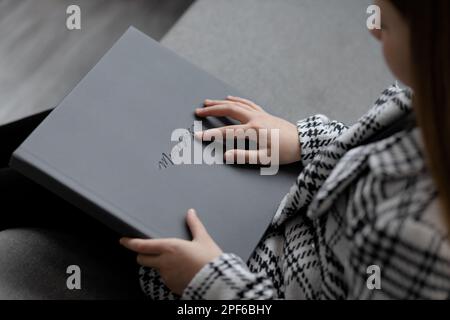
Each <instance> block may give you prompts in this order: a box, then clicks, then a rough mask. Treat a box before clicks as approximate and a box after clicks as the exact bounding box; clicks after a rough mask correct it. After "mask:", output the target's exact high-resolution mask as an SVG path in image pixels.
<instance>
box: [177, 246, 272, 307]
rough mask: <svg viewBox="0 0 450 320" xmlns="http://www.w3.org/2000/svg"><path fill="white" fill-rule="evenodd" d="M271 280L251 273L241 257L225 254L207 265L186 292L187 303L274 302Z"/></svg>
mask: <svg viewBox="0 0 450 320" xmlns="http://www.w3.org/2000/svg"><path fill="white" fill-rule="evenodd" d="M274 293H275V290H274V287H273V284H272V282H271V280H270V279H268V278H266V277H265V276H263V275H258V274H255V273H252V272H251V271H250V270H249V269H248V267H247V265H246V264H245V263H244V261H242V259H241V258H239V257H238V256H236V255H234V254H228V253H225V254H222V255H221V256H220V257H218V258H217V259H215V260H214V261H212V262H210V263H209V264H207V265H206V266H204V267H203V268H202V269H201V270H200V271H199V272H198V273H197V275H196V276H195V277H194V278H193V279H192V280H191V282H190V283H189V285H188V286H187V288H186V289H185V290H184V292H183V295H182V299H186V300H202V299H205V300H246V299H247V300H263V299H273V297H274Z"/></svg>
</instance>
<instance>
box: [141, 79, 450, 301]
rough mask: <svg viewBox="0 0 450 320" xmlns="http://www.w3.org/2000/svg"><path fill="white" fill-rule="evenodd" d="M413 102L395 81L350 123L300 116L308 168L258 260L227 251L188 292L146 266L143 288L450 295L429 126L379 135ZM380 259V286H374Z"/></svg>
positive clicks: (259, 294) (271, 295)
mask: <svg viewBox="0 0 450 320" xmlns="http://www.w3.org/2000/svg"><path fill="white" fill-rule="evenodd" d="M411 105H412V104H411V93H410V92H409V91H408V90H402V89H400V88H398V87H397V86H394V87H391V88H389V89H387V90H386V91H385V92H383V94H382V96H381V97H380V98H379V99H378V100H377V102H376V103H375V105H374V107H373V108H372V109H371V110H370V111H369V112H368V113H367V114H366V115H365V116H363V117H362V118H361V119H360V120H359V121H358V122H357V123H356V124H355V125H353V126H351V127H347V126H346V125H344V124H342V123H339V122H336V121H330V120H329V119H327V118H326V117H325V116H322V115H317V116H313V117H310V118H307V119H305V120H302V121H299V122H298V125H297V127H298V132H299V138H300V143H301V149H302V164H303V170H302V172H301V174H300V175H299V177H298V178H297V181H296V182H295V184H294V185H293V186H292V188H291V190H290V192H289V193H288V194H287V195H286V196H285V197H284V198H283V200H282V201H281V204H280V206H279V208H278V210H277V212H276V214H275V216H274V218H273V221H272V223H271V226H270V228H269V229H268V231H267V232H266V234H265V236H264V237H263V239H262V240H261V241H260V243H259V246H258V247H257V248H256V250H255V252H254V254H253V256H252V257H251V258H250V260H249V261H248V262H247V263H244V262H243V261H242V260H241V259H240V258H239V257H237V256H236V255H234V254H232V253H225V254H223V255H222V256H220V257H219V258H217V259H216V260H214V261H212V262H211V263H209V264H207V265H206V266H204V267H203V269H202V270H200V272H198V273H197V275H196V276H195V277H194V278H193V279H192V281H191V282H190V284H189V285H188V287H187V288H186V289H185V290H184V292H183V295H182V297H177V296H175V295H173V294H172V293H171V292H170V291H169V290H168V289H167V288H166V287H165V286H164V284H163V282H162V281H161V279H160V277H159V275H158V274H157V272H155V271H154V270H151V269H148V268H141V271H140V281H141V285H142V288H143V290H144V292H145V293H146V294H147V295H149V296H150V297H151V298H153V299H177V298H183V299H386V298H387V299H445V298H449V297H450V241H449V238H448V233H447V229H446V228H445V223H444V219H443V215H442V214H441V212H440V207H439V206H438V201H437V191H436V188H435V185H434V183H433V181H432V179H431V176H430V173H429V171H428V170H427V168H426V165H425V161H424V154H423V150H424V146H423V142H422V139H421V133H420V129H419V128H418V127H417V126H416V125H415V124H414V125H412V126H406V127H405V128H402V129H401V130H397V132H394V133H392V134H388V135H387V136H385V137H381V138H380V136H379V135H380V134H381V133H383V132H386V130H389V128H391V127H393V126H395V124H396V123H398V122H399V121H403V120H404V119H405V118H408V117H411V116H412V118H413V115H414V114H413V110H412V107H411ZM377 136H378V138H376V137H377ZM375 138H376V139H375ZM373 266H375V268H376V269H375V270H376V271H378V272H379V275H380V278H379V280H380V282H379V283H378V284H379V285H380V286H381V288H380V289H377V288H373V287H372V286H369V285H368V282H371V281H372V280H371V277H370V276H371V275H372V271H371V270H374V269H371V268H373ZM371 288H372V289H371ZM378 288H379V287H378Z"/></svg>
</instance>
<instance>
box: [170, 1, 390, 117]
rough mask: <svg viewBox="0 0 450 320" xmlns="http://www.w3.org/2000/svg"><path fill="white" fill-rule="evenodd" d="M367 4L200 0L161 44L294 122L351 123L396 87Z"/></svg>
mask: <svg viewBox="0 0 450 320" xmlns="http://www.w3.org/2000/svg"><path fill="white" fill-rule="evenodd" d="M370 2H371V1H370V0H363V1H361V0H339V1H330V0H197V1H196V2H195V3H194V4H193V5H192V6H191V8H190V9H189V10H188V11H187V12H186V13H185V14H184V16H183V17H182V18H181V19H180V20H179V21H178V22H177V24H176V25H175V26H174V27H173V28H172V29H171V30H170V31H169V33H168V34H167V35H166V36H165V37H164V38H163V39H162V43H163V44H164V45H166V46H167V47H169V48H171V49H173V50H174V51H176V52H178V53H179V54H181V55H182V56H184V57H186V58H187V59H188V60H190V61H191V62H193V63H195V64H197V65H198V66H201V67H202V68H204V69H206V70H207V71H209V72H211V73H212V74H214V75H216V76H217V77H219V78H221V79H223V80H225V81H226V82H228V83H229V84H230V85H232V86H234V87H236V88H238V89H240V90H241V92H243V93H244V94H245V95H247V96H249V97H251V98H254V99H255V100H257V101H258V102H260V103H261V104H262V105H263V106H269V107H270V109H271V110H276V112H277V113H278V114H279V115H282V116H284V117H286V118H288V119H290V120H292V121H295V120H298V119H300V118H303V117H305V116H309V115H311V114H316V113H322V114H326V115H328V116H330V117H331V118H335V119H339V120H341V121H344V122H347V123H351V122H353V121H354V120H356V119H357V118H358V117H359V116H361V115H362V114H363V113H364V111H366V110H367V109H368V108H369V106H370V105H371V104H372V103H373V102H374V100H375V99H376V98H377V97H378V96H379V93H380V92H381V91H382V90H383V89H384V88H386V87H388V86H389V85H390V84H392V82H393V79H392V77H391V76H390V74H389V72H388V71H387V68H386V67H385V66H384V63H383V58H382V55H381V50H380V47H379V45H378V44H377V43H376V42H375V40H374V39H372V37H371V36H370V35H369V32H368V30H367V28H366V19H367V17H368V15H367V14H366V9H367V6H368V4H369V3H370Z"/></svg>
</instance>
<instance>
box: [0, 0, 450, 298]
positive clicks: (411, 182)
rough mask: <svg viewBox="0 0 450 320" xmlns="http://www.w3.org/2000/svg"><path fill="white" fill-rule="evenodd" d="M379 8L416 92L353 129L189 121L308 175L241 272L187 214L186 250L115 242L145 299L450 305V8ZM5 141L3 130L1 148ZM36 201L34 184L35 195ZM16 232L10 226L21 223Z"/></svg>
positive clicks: (402, 94) (211, 107)
mask: <svg viewBox="0 0 450 320" xmlns="http://www.w3.org/2000/svg"><path fill="white" fill-rule="evenodd" d="M376 4H377V5H379V6H380V7H381V9H382V19H383V26H382V30H376V31H374V32H373V33H374V36H375V37H377V38H378V39H379V40H380V41H381V43H382V45H383V48H384V53H385V56H386V60H387V62H388V65H389V67H390V68H391V70H392V71H393V73H394V74H395V76H396V77H397V78H398V79H399V80H401V81H402V82H404V83H405V84H407V85H408V86H409V87H411V88H412V91H410V90H402V89H400V88H399V87H397V86H394V87H391V88H389V89H387V90H386V91H385V92H384V93H383V94H382V96H381V97H380V98H379V99H378V101H377V102H376V103H375V106H374V107H373V108H372V109H371V110H370V111H369V112H368V113H367V114H366V115H365V116H363V117H362V118H361V119H360V120H359V121H358V122H357V123H356V124H355V125H353V126H352V127H347V126H345V125H344V124H341V123H339V122H336V121H330V120H329V119H327V118H326V117H325V116H322V115H318V116H312V117H310V118H307V119H305V120H302V121H299V122H298V123H297V125H293V124H291V123H289V122H286V121H284V120H282V119H279V118H276V117H274V116H271V115H269V114H267V113H266V112H264V111H263V109H262V108H261V107H259V106H257V105H255V104H254V103H252V102H251V101H248V100H245V99H241V98H236V97H229V98H228V99H227V100H225V101H215V100H207V101H206V102H205V108H203V109H201V110H197V114H198V116H200V117H206V116H229V117H232V118H235V119H237V120H240V121H241V125H242V127H244V128H255V129H261V128H263V129H273V128H275V129H280V139H281V140H280V160H281V162H282V163H284V164H287V163H293V162H297V161H301V163H302V165H303V167H304V169H303V170H302V172H301V174H300V175H299V177H298V179H297V181H296V182H295V184H294V185H293V187H292V188H291V190H290V192H289V193H288V194H287V195H286V196H285V198H284V199H283V200H282V201H281V204H280V206H279V209H278V210H277V212H276V214H275V216H274V218H273V221H272V224H271V226H270V228H269V230H268V232H267V233H266V234H265V236H264V238H263V240H262V241H261V242H260V244H259V246H258V247H257V249H256V251H255V253H254V255H253V256H252V258H251V259H250V261H249V262H248V263H244V262H243V261H242V260H241V259H239V258H238V257H237V256H235V255H233V254H232V253H223V252H222V251H221V249H220V248H219V247H218V246H217V245H216V244H215V243H214V241H213V239H212V238H211V237H210V236H209V235H208V233H207V230H205V228H204V227H203V225H202V224H201V222H200V220H199V219H198V217H197V215H196V214H195V211H194V210H189V212H188V215H187V223H188V225H189V227H190V229H191V233H192V236H193V240H192V241H183V240H178V239H157V240H145V239H127V238H123V239H121V243H122V245H124V246H125V247H127V248H129V249H131V250H132V251H134V252H137V253H138V262H139V264H141V265H142V266H143V268H142V269H141V272H140V276H141V284H142V288H143V290H144V292H146V293H147V294H148V295H149V296H151V297H152V298H154V299H165V298H180V297H181V298H184V299H270V298H286V299H373V298H397V299H403V298H408V299H410V298H421V299H422V298H433V299H434V298H436V299H442V298H448V297H449V294H450V243H449V239H448V230H449V228H450V225H449V220H448V217H449V214H450V203H449V199H450V197H449V194H450V185H449V181H450V169H449V168H448V166H447V164H448V163H449V162H450V148H449V147H448V146H447V145H446V143H445V142H446V139H447V138H450V132H449V131H448V130H450V129H448V128H449V125H448V122H449V121H450V114H449V113H450V99H449V95H450V79H449V76H450V65H449V62H448V57H449V56H450V49H449V43H450V22H449V21H450V20H449V16H450V6H449V3H448V1H447V0H431V1H427V2H423V1H406V0H378V1H376ZM412 92H413V93H412ZM35 120H36V119H35ZM38 120H39V119H38ZM35 122H36V123H37V122H38V121H35ZM22 123H23V122H20V123H16V124H14V125H13V127H14V128H15V129H14V130H17V128H18V127H21V124H22ZM25 127H26V126H25ZM29 127H30V128H31V127H33V125H30V126H29ZM10 129H11V127H10ZM1 130H3V133H2V132H1ZM27 130H28V129H24V130H23V131H24V134H23V135H24V136H26V131H27ZM216 130H224V128H219V129H216ZM5 131H7V128H6V129H5V128H0V135H1V136H5V135H4V132H5ZM16 133H17V131H16ZM16 133H15V134H14V136H16ZM212 133H213V132H204V133H203V134H202V135H201V136H200V138H206V136H208V135H210V134H212ZM9 136H11V135H9ZM13 144H14V143H12V145H13ZM10 149H11V150H12V149H13V148H12V147H11V148H10ZM242 152H245V151H239V150H235V151H233V152H231V153H227V154H226V156H227V157H236V156H237V155H238V154H239V153H242ZM7 155H8V154H5V157H4V158H5V159H7V158H8V157H7ZM2 174H3V175H4V177H6V178H5V179H10V181H11V183H13V182H14V183H15V184H18V185H24V184H30V182H27V181H24V179H22V178H20V177H18V176H16V175H15V174H13V173H11V172H9V171H6V170H5V171H4V172H2ZM22 180H23V181H22ZM9 189H10V188H8V190H9ZM21 189H22V188H21ZM36 189H37V187H36V186H32V185H30V190H33V191H31V192H30V194H34V192H35V191H34V190H36ZM8 190H4V191H5V192H11V191H8ZM41 192H44V193H45V191H41ZM46 197H50V195H48V194H44V195H42V196H41V197H38V198H37V199H48V198H46ZM53 200H55V201H59V200H56V199H53ZM41 201H42V200H41ZM47 203H48V201H47ZM63 206H68V205H67V204H64V203H61V202H59V203H57V202H55V203H54V204H52V205H51V208H49V211H50V212H56V211H57V210H58V208H61V207H63ZM69 209H70V208H69ZM69 211H70V210H69ZM86 219H87V218H86ZM13 220H14V221H10V222H9V223H7V224H5V226H6V227H9V226H12V225H14V223H15V221H20V219H19V220H18V219H13ZM22 220H23V219H22ZM38 222H39V221H37V222H36V223H38ZM27 223H28V224H29V225H32V224H33V222H30V221H29V220H27ZM16 224H17V223H16ZM19 224H21V222H19ZM81 224H82V225H86V224H90V225H91V226H92V228H90V229H91V230H92V234H94V235H96V237H97V238H103V237H104V238H107V239H110V238H111V237H114V235H111V234H109V233H108V232H107V231H106V230H104V229H102V227H101V226H98V225H93V224H92V222H88V221H87V220H86V221H85V222H81ZM5 226H4V227H3V228H5ZM1 227H2V226H1V225H0V228H1ZM75 229H76V227H75ZM99 230H103V231H99ZM99 232H100V234H99ZM103 235H104V236H103ZM372 270H375V273H374V274H372V272H373V271H372ZM377 272H379V273H378V274H377ZM371 275H375V276H377V275H378V276H380V280H381V283H380V282H379V281H375V282H373V283H372V282H371V281H372V278H371V277H370V276H371ZM380 285H381V286H380Z"/></svg>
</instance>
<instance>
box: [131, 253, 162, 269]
mask: <svg viewBox="0 0 450 320" xmlns="http://www.w3.org/2000/svg"><path fill="white" fill-rule="evenodd" d="M136 261H137V263H138V264H140V265H141V266H144V267H149V268H154V269H157V270H158V269H160V267H161V257H160V256H152V255H145V254H138V256H137V258H136Z"/></svg>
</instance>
